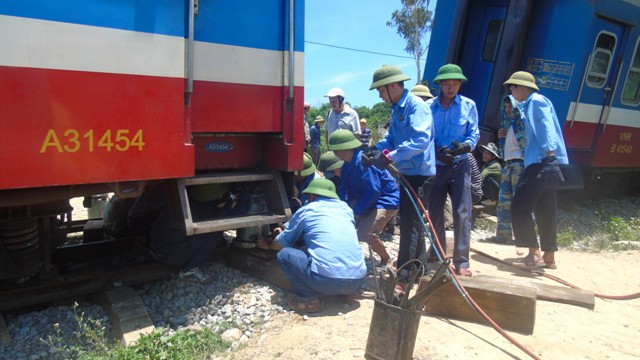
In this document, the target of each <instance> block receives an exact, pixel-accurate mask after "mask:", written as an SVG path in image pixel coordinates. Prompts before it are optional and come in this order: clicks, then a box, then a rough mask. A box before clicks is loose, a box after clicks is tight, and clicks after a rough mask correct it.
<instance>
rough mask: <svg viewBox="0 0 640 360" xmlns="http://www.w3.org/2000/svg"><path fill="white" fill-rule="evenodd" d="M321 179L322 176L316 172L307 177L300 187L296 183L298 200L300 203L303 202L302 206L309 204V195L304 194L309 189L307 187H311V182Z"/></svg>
mask: <svg viewBox="0 0 640 360" xmlns="http://www.w3.org/2000/svg"><path fill="white" fill-rule="evenodd" d="M319 177H321V176H320V175H319V174H318V173H317V172H315V171H314V172H313V174H311V175H309V176H307V177H306V178H305V179H304V181H303V182H302V183H301V184H300V185H298V183H295V187H296V189H297V190H298V199H300V201H301V202H302V205H304V204H306V203H307V194H303V193H302V192H303V191H304V189H306V188H307V186H309V184H310V183H311V180H313V179H316V178H319Z"/></svg>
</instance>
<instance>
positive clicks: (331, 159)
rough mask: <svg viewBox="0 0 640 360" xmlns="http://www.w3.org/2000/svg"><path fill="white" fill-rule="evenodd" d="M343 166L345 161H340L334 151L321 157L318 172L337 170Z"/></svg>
mask: <svg viewBox="0 0 640 360" xmlns="http://www.w3.org/2000/svg"><path fill="white" fill-rule="evenodd" d="M342 164H344V161H342V160H340V158H338V157H337V156H336V154H334V153H333V151H327V152H326V153H324V154H322V156H320V162H318V170H320V171H322V172H325V171H331V170H336V169H339V168H340V167H342Z"/></svg>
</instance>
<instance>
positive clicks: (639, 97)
mask: <svg viewBox="0 0 640 360" xmlns="http://www.w3.org/2000/svg"><path fill="white" fill-rule="evenodd" d="M639 45H640V38H638V41H636V50H635V51H634V52H633V58H632V59H631V66H629V72H628V73H627V78H626V79H625V81H624V88H623V89H622V97H621V98H620V102H622V103H623V104H625V105H631V106H638V104H640V46H639Z"/></svg>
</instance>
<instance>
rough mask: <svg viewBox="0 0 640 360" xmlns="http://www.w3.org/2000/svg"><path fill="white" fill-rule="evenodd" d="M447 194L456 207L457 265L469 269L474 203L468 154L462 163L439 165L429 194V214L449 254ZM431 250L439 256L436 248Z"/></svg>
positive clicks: (455, 243)
mask: <svg viewBox="0 0 640 360" xmlns="http://www.w3.org/2000/svg"><path fill="white" fill-rule="evenodd" d="M447 194H449V196H451V207H452V210H453V239H454V249H453V264H454V265H455V267H456V268H468V267H469V246H470V241H471V210H472V206H473V205H472V203H471V175H470V169H469V160H468V158H467V157H466V156H463V157H462V160H460V161H458V162H455V163H452V164H447V165H438V166H437V167H436V178H435V180H434V182H433V187H432V188H431V194H430V196H429V201H428V203H429V208H428V209H429V216H430V218H431V223H432V224H433V227H434V228H435V230H436V234H437V235H438V240H439V242H440V245H442V249H443V250H444V251H445V254H446V251H447V238H446V234H445V229H444V204H445V203H446V201H447ZM434 246H435V244H434ZM431 253H432V254H434V255H435V253H434V252H433V250H432V251H431ZM443 256H444V254H443Z"/></svg>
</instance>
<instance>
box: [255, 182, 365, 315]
mask: <svg viewBox="0 0 640 360" xmlns="http://www.w3.org/2000/svg"><path fill="white" fill-rule="evenodd" d="M303 191H304V193H305V194H307V195H308V203H307V204H306V205H305V206H303V207H301V208H300V209H299V210H298V211H297V212H296V213H295V214H293V216H292V217H291V219H290V220H289V221H288V222H287V223H286V224H285V225H284V229H279V228H278V229H277V230H276V231H275V233H277V236H276V238H275V240H274V241H273V242H270V241H267V240H265V239H261V240H260V241H259V242H258V247H259V248H261V249H270V250H278V262H279V263H280V266H281V267H282V271H283V272H284V274H285V275H286V276H287V278H288V279H289V281H290V282H291V286H292V287H293V291H294V292H295V294H296V301H295V302H294V303H293V304H291V305H292V306H293V308H294V309H295V310H296V311H298V312H307V313H314V312H320V311H322V302H321V300H320V295H351V294H353V293H354V292H355V291H356V290H357V289H358V288H359V287H360V285H362V283H363V282H364V280H365V277H366V276H367V266H366V265H365V262H364V256H363V254H362V249H360V245H359V244H358V236H357V235H356V229H355V227H354V222H355V221H354V217H353V211H352V210H351V209H350V208H349V206H348V205H347V204H346V203H345V202H344V201H342V200H340V199H339V198H338V195H337V194H336V192H335V187H334V185H333V183H332V182H331V181H330V180H328V179H322V178H320V179H315V180H313V181H312V182H311V183H310V184H309V186H308V187H307V188H306V189H305V190H303ZM299 240H303V241H304V248H305V249H304V250H301V249H298V248H296V247H295V246H294V245H295V244H296V243H297V242H298V241H299Z"/></svg>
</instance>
